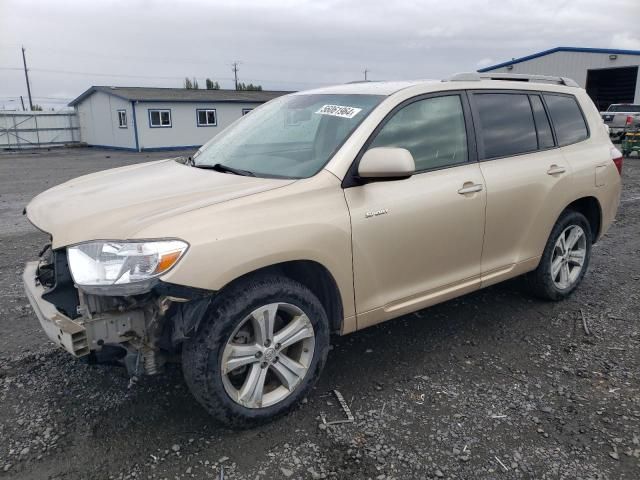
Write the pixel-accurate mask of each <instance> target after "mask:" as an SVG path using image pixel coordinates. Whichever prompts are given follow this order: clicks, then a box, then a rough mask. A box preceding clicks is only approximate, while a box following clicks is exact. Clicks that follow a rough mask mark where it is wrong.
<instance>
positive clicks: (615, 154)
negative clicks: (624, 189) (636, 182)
mask: <svg viewBox="0 0 640 480" xmlns="http://www.w3.org/2000/svg"><path fill="white" fill-rule="evenodd" d="M611 160H613V164H614V165H615V166H616V168H617V169H618V173H619V174H620V175H622V163H623V161H624V157H623V156H622V153H621V152H620V150H618V149H617V148H615V147H612V148H611Z"/></svg>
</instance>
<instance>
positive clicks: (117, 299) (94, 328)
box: [23, 249, 214, 377]
mask: <svg viewBox="0 0 640 480" xmlns="http://www.w3.org/2000/svg"><path fill="white" fill-rule="evenodd" d="M23 282H24V287H25V291H26V294H27V298H28V299H29V302H30V303H31V306H32V307H33V309H34V311H35V312H36V314H37V316H38V320H39V321H40V324H41V326H42V328H43V330H44V331H45V333H46V334H47V336H48V337H49V338H50V339H51V340H52V341H53V342H54V343H55V344H57V345H58V346H60V347H62V348H63V349H65V350H66V351H67V352H69V353H70V354H71V355H73V356H75V357H78V358H88V359H90V360H94V361H114V360H115V361H118V362H120V363H123V364H124V365H125V366H126V368H127V370H128V372H129V374H130V376H132V377H138V376H140V375H143V374H147V375H155V374H157V373H160V372H161V371H162V367H163V366H164V364H165V363H166V362H167V360H169V359H170V358H171V357H173V356H175V355H176V354H179V353H180V349H181V344H182V342H183V341H184V340H185V339H187V338H188V337H189V335H190V334H192V333H193V332H194V331H195V329H196V328H197V325H198V323H199V321H200V319H201V318H202V316H203V315H204V314H205V313H206V311H207V308H208V306H209V304H210V302H211V299H212V297H213V293H214V292H210V291H206V290H198V289H192V288H188V287H181V286H177V285H172V284H167V283H164V282H161V281H160V280H155V281H154V282H153V283H151V284H150V285H149V290H148V291H147V292H144V293H138V294H135V295H126V296H125V295H119V296H118V295H97V294H96V293H95V292H92V293H88V292H86V291H84V290H83V289H82V288H78V287H77V286H76V285H74V283H73V280H72V278H71V275H70V272H69V267H68V264H67V255H66V250H65V249H59V250H55V251H51V250H50V249H45V251H44V252H43V254H42V255H41V259H40V261H35V262H29V263H27V265H26V266H25V270H24V274H23Z"/></svg>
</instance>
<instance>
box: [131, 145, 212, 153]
mask: <svg viewBox="0 0 640 480" xmlns="http://www.w3.org/2000/svg"><path fill="white" fill-rule="evenodd" d="M201 146H202V145H180V146H177V147H149V148H144V147H143V148H142V149H141V150H140V151H141V152H169V151H171V150H187V149H190V148H200V147H201Z"/></svg>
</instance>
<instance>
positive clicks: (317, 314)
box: [182, 275, 329, 428]
mask: <svg viewBox="0 0 640 480" xmlns="http://www.w3.org/2000/svg"><path fill="white" fill-rule="evenodd" d="M328 351H329V322H328V319H327V314H326V312H325V311H324V309H323V307H322V304H321V303H320V301H319V300H318V299H317V297H316V296H315V295H314V294H313V293H312V292H311V291H310V290H309V289H308V288H306V287H305V286H303V285H302V284H300V283H298V282H295V281H293V280H291V279H289V278H286V277H281V276H277V275H260V276H255V277H251V278H248V279H246V280H241V281H239V282H237V283H236V284H234V285H232V286H230V287H229V288H227V289H225V290H223V291H222V292H221V294H220V295H218V296H217V297H216V298H215V300H214V301H213V302H212V305H211V307H210V309H209V311H208V312H207V314H206V318H204V319H203V320H202V323H201V325H200V328H199V330H198V332H197V333H196V334H195V335H194V336H193V337H192V338H190V339H189V340H187V341H186V342H185V344H184V345H183V352H182V369H183V374H184V378H185V380H186V383H187V385H188V386H189V389H190V390H191V392H192V394H193V395H194V397H195V398H196V399H197V400H198V402H199V403H200V404H201V405H202V406H203V407H204V408H205V409H206V410H207V411H208V412H209V413H210V414H211V415H212V416H213V417H214V418H216V419H217V420H218V421H219V422H221V423H223V424H225V425H228V426H231V427H236V428H245V427H249V426H253V425H256V424H260V423H264V422H267V421H270V420H273V419H275V418H277V417H279V416H282V415H284V414H286V413H287V412H288V411H289V410H291V409H292V408H293V407H294V406H295V405H296V404H297V403H298V402H299V401H300V400H302V399H303V398H304V397H305V396H306V395H307V394H308V392H309V390H310V389H311V388H312V387H313V385H314V384H315V382H316V380H317V379H318V377H319V376H320V373H321V371H322V368H323V367H324V364H325V361H326V358H327V352H328ZM260 389H262V390H260Z"/></svg>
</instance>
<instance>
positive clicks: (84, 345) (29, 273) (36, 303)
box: [22, 262, 90, 357]
mask: <svg viewBox="0 0 640 480" xmlns="http://www.w3.org/2000/svg"><path fill="white" fill-rule="evenodd" d="M38 263H39V262H29V263H27V264H26V266H25V269H24V273H23V274H22V281H23V283H24V290H25V293H26V294H27V298H28V299H29V303H30V304H31V307H32V308H33V310H34V311H35V313H36V315H37V317H38V320H39V321H40V325H41V326H42V329H43V330H44V331H45V333H46V334H47V336H48V337H49V339H50V340H51V341H52V342H53V343H55V344H56V345H58V346H60V347H62V348H64V349H65V350H66V351H67V352H69V353H70V354H71V355H73V356H74V357H83V356H85V355H89V353H90V349H89V341H88V339H87V330H86V328H85V327H84V326H83V325H81V324H79V323H77V322H74V321H73V320H71V319H70V318H69V317H67V316H66V315H64V314H62V313H61V312H59V311H58V309H57V308H56V307H55V305H53V304H52V303H49V302H47V301H46V300H44V299H43V298H42V295H43V294H44V292H45V288H44V286H42V285H40V284H39V283H38V282H37V280H36V275H37V271H38Z"/></svg>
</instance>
